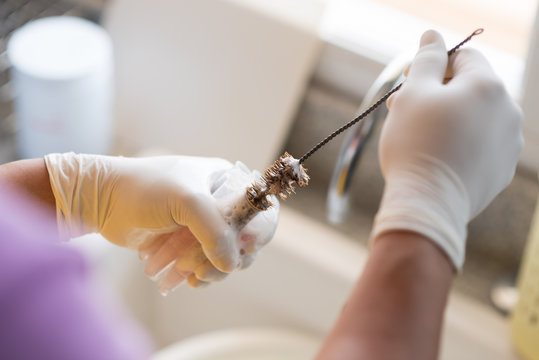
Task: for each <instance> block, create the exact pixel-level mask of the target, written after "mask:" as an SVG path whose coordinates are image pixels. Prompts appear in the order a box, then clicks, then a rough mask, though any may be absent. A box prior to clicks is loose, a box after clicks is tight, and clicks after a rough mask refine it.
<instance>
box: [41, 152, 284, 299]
mask: <svg viewBox="0 0 539 360" xmlns="http://www.w3.org/2000/svg"><path fill="white" fill-rule="evenodd" d="M45 162H46V165H47V169H48V171H49V178H50V182H51V186H52V190H53V193H54V196H55V198H56V208H57V217H58V224H59V228H60V232H61V233H63V234H66V235H68V236H78V235H82V234H85V233H90V232H98V233H100V234H102V235H103V236H104V237H105V238H107V239H108V240H109V241H111V242H113V243H115V244H117V245H120V246H125V247H129V248H132V249H136V250H140V252H141V256H142V257H143V258H144V259H147V260H148V265H147V268H146V273H147V274H148V275H149V276H151V277H154V278H155V277H157V276H158V275H159V274H160V273H163V269H164V268H166V269H165V270H174V271H169V273H170V274H173V275H174V276H173V275H170V276H169V274H166V275H165V278H163V280H162V283H161V284H160V290H161V291H162V292H166V291H168V290H170V289H171V288H173V287H175V286H177V284H179V283H180V282H181V281H182V280H183V279H184V278H187V279H188V281H189V284H190V285H192V286H198V285H200V284H202V283H205V282H209V281H218V280H221V279H222V278H223V277H224V276H225V274H226V273H229V272H232V271H234V270H236V269H239V268H244V267H246V266H248V265H249V264H250V263H251V262H252V261H253V259H254V256H256V251H258V249H260V247H262V246H263V245H264V244H266V243H267V242H268V241H269V240H270V239H271V237H272V236H273V233H274V231H275V227H276V224H277V218H278V207H274V208H271V209H269V210H268V211H265V212H263V213H259V214H258V215H257V216H256V217H255V218H254V219H253V220H252V221H251V222H250V223H249V224H247V226H245V227H244V228H243V229H241V231H237V230H236V229H234V228H233V227H231V226H230V225H228V224H227V223H226V221H225V219H224V212H225V211H226V207H227V206H228V204H229V203H230V201H233V200H234V198H235V197H238V196H240V195H242V194H243V193H244V192H245V187H246V186H247V185H249V184H250V181H251V180H252V179H253V178H254V174H253V173H251V172H250V171H249V170H248V169H247V168H246V167H245V165H243V164H241V163H239V162H238V163H236V164H235V165H233V164H231V163H230V162H228V161H226V160H223V159H218V158H202V157H186V156H161V157H149V158H123V157H110V156H99V155H77V154H74V153H67V154H50V155H47V156H46V157H45ZM172 249H175V250H174V252H172ZM176 263H178V264H179V265H178V267H175V264H176ZM167 266H168V267H167ZM180 275H181V277H180Z"/></svg>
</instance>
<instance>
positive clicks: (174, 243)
mask: <svg viewBox="0 0 539 360" xmlns="http://www.w3.org/2000/svg"><path fill="white" fill-rule="evenodd" d="M156 242H157V243H158V244H160V247H159V249H158V250H157V251H156V252H155V253H153V254H152V255H151V256H150V257H149V259H148V263H147V265H146V268H145V269H144V272H145V273H146V275H148V276H149V277H150V278H154V279H155V278H156V277H158V276H159V275H160V274H161V273H162V271H163V269H164V268H166V267H167V266H169V265H170V264H171V263H173V262H175V261H176V260H177V259H179V258H180V257H182V256H183V255H184V254H187V253H188V252H189V251H190V250H189V249H191V248H193V247H197V246H198V241H197V240H196V238H195V237H194V235H193V234H192V233H191V232H190V231H189V229H188V228H187V227H185V226H184V227H181V228H179V229H178V230H177V231H174V232H173V233H170V234H164V235H161V236H160V237H159V238H157V239H156Z"/></svg>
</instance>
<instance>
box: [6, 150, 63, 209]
mask: <svg viewBox="0 0 539 360" xmlns="http://www.w3.org/2000/svg"><path fill="white" fill-rule="evenodd" d="M0 183H5V184H8V185H11V186H14V187H17V188H19V189H20V190H22V191H23V192H25V193H27V194H29V195H30V196H31V197H33V198H35V199H36V200H38V201H40V202H42V203H44V204H46V205H47V206H50V207H54V206H55V199H54V194H53V193H52V189H51V184H50V181H49V174H48V172H47V167H46V166H45V160H43V159H28V160H20V161H15V162H11V163H7V164H3V165H0Z"/></svg>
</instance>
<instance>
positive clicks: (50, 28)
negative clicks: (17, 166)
mask: <svg viewBox="0 0 539 360" xmlns="http://www.w3.org/2000/svg"><path fill="white" fill-rule="evenodd" d="M7 54H8V58H9V60H10V62H11V65H12V71H11V79H12V81H13V85H14V90H15V115H16V117H17V121H18V128H19V132H18V136H17V144H18V152H19V156H20V157H23V158H33V157H41V156H43V155H45V154H47V153H51V152H64V151H75V152H84V153H100V154H104V153H107V152H109V149H110V144H111V138H112V130H113V127H112V114H113V111H112V104H113V101H112V100H113V86H112V84H113V80H112V79H113V77H112V75H113V55H112V54H113V53H112V41H111V39H110V37H109V36H108V34H107V33H106V32H105V31H104V30H103V29H102V28H101V27H99V26H98V25H96V24H94V23H92V22H90V21H87V20H84V19H81V18H76V17H69V16H60V17H49V18H44V19H39V20H35V21H32V22H30V23H28V24H26V25H24V26H23V27H21V28H20V29H18V30H17V31H16V32H15V33H14V34H13V36H12V37H11V39H10V41H9V43H8V49H7Z"/></svg>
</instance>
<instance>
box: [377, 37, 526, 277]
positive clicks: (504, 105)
mask: <svg viewBox="0 0 539 360" xmlns="http://www.w3.org/2000/svg"><path fill="white" fill-rule="evenodd" d="M448 62H449V63H448ZM446 72H448V73H449V74H450V79H447V78H446ZM444 78H445V80H444ZM387 106H388V108H389V113H388V117H387V120H386V122H385V124H384V127H383V129H382V135H381V139H380V144H379V154H380V165H381V169H382V173H383V175H384V178H385V180H386V186H385V190H384V195H383V198H382V203H381V205H380V210H379V212H378V214H377V216H376V218H375V224H374V229H373V232H372V235H371V242H375V241H376V239H377V238H378V237H379V235H380V234H382V233H384V232H387V231H391V230H408V231H413V232H417V233H420V234H422V235H425V236H426V237H428V238H430V239H431V240H432V241H434V242H435V243H436V244H437V245H438V246H439V247H440V248H441V249H443V250H444V251H445V252H446V253H447V255H448V257H449V259H450V260H451V261H452V262H453V264H454V266H455V268H456V269H460V268H461V267H462V264H463V262H464V250H465V241H466V226H467V223H468V222H469V220H471V219H472V218H473V217H475V216H476V215H477V214H478V213H479V212H481V211H482V210H483V209H484V208H485V207H486V206H487V205H488V204H489V203H490V202H491V201H492V200H493V199H494V197H495V196H496V195H497V194H498V193H499V192H500V191H501V190H502V189H503V188H505V187H506V186H507V185H508V184H509V183H510V181H511V179H512V178H513V176H514V173H515V168H516V164H517V160H518V156H519V153H520V151H521V150H522V147H523V137H522V114H521V111H520V109H519V107H518V106H517V105H516V104H515V102H514V101H512V100H511V98H510V97H509V95H508V94H507V91H506V90H505V88H504V86H503V84H502V82H501V80H500V79H499V78H498V77H497V76H496V75H495V74H494V72H493V70H492V68H491V66H490V64H489V63H488V62H487V60H486V59H485V58H484V57H483V56H482V55H481V54H480V53H479V52H478V51H476V50H473V49H470V48H464V49H461V50H459V51H457V52H456V53H455V54H454V55H452V56H451V58H450V59H449V60H448V56H447V50H446V48H445V44H444V41H443V39H442V38H441V36H440V35H439V34H438V33H437V32H434V31H428V32H426V33H425V34H424V35H423V37H422V38H421V45H420V49H419V51H418V53H417V55H416V57H415V59H414V60H413V62H412V64H411V66H410V68H409V71H408V74H407V79H406V82H405V83H404V85H403V87H402V89H401V90H400V91H398V92H397V93H395V94H394V95H393V96H392V97H391V98H390V99H389V100H388V104H387Z"/></svg>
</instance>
